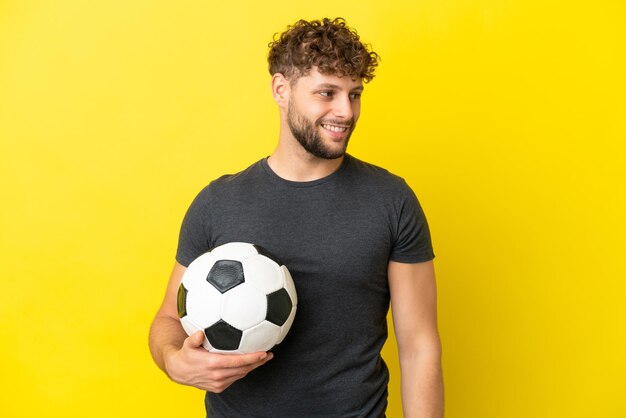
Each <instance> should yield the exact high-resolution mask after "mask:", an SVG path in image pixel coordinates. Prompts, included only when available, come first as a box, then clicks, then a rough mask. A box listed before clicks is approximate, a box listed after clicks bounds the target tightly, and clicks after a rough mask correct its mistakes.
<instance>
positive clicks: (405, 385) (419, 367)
mask: <svg viewBox="0 0 626 418" xmlns="http://www.w3.org/2000/svg"><path fill="white" fill-rule="evenodd" d="M388 276H389V289H390V292H391V309H392V314H393V324H394V330H395V334H396V340H397V342H398V354H399V357H400V370H401V386H402V407H403V409H404V416H405V417H407V418H441V417H443V380H442V372H441V343H440V341H439V333H438V331H437V296H436V285H435V270H434V267H433V262H432V261H428V262H425V263H416V264H404V263H398V262H394V261H391V262H390V263H389V266H388Z"/></svg>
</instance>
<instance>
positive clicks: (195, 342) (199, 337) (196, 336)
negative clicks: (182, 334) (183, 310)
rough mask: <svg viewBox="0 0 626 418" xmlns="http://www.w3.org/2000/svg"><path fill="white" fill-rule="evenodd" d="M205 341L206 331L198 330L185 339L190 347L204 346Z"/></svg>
mask: <svg viewBox="0 0 626 418" xmlns="http://www.w3.org/2000/svg"><path fill="white" fill-rule="evenodd" d="M203 342H204V332H203V331H197V332H195V333H193V334H191V335H190V336H189V337H188V338H187V340H186V341H185V344H187V345H188V346H189V347H190V348H196V347H200V346H202V343H203Z"/></svg>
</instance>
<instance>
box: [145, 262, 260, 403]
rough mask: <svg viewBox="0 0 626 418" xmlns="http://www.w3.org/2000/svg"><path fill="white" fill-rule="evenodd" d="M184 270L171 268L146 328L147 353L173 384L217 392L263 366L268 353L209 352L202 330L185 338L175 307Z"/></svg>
mask: <svg viewBox="0 0 626 418" xmlns="http://www.w3.org/2000/svg"><path fill="white" fill-rule="evenodd" d="M185 270H186V268H185V267H184V266H182V265H180V264H179V263H176V264H175V265H174V269H173V270H172V274H171V276H170V279H169V282H168V284H167V290H166V291H165V297H164V299H163V303H162V304H161V307H160V308H159V310H158V312H157V314H156V316H155V318H154V320H153V321H152V326H151V327H150V337H149V346H150V353H151V354H152V358H153V359H154V361H155V363H156V364H157V366H159V368H160V369H161V370H163V371H164V372H165V373H166V374H167V375H168V376H169V377H170V379H172V380H173V381H175V382H177V383H181V384H184V385H189V386H194V387H197V388H199V389H203V390H207V391H209V392H215V393H219V392H222V391H224V390H225V389H226V388H228V386H230V385H231V384H233V383H234V382H235V381H237V380H239V379H241V378H242V377H244V376H245V375H246V374H248V373H249V372H250V371H252V370H254V369H255V368H257V367H259V366H261V365H263V364H265V363H266V362H267V361H269V360H270V359H271V358H272V354H271V353H270V354H269V355H268V353H264V352H259V353H251V354H241V355H230V354H215V353H209V352H208V351H206V350H205V349H204V348H203V347H202V342H203V340H204V334H203V333H202V331H198V332H197V333H195V334H193V335H192V336H190V337H187V334H186V333H185V331H184V330H183V328H182V326H181V325H180V320H179V319H178V311H177V308H176V294H177V291H178V286H179V285H180V282H181V280H182V277H183V273H184V272H185Z"/></svg>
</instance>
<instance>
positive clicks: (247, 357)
mask: <svg viewBox="0 0 626 418" xmlns="http://www.w3.org/2000/svg"><path fill="white" fill-rule="evenodd" d="M273 357H274V354H272V353H265V352H258V353H250V354H237V355H232V356H231V355H229V356H223V358H222V359H221V360H222V364H221V365H220V366H221V367H224V368H232V369H238V368H247V367H248V366H255V367H258V366H260V365H261V364H264V363H265V362H267V361H269V360H271V359H272V358H273Z"/></svg>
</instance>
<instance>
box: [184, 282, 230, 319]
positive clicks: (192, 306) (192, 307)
mask: <svg viewBox="0 0 626 418" xmlns="http://www.w3.org/2000/svg"><path fill="white" fill-rule="evenodd" d="M221 301H222V295H221V294H220V292H218V291H217V290H215V288H213V286H211V285H210V284H208V283H206V282H204V283H202V286H197V287H196V288H195V289H194V290H193V291H190V292H187V299H186V308H187V316H189V317H191V318H192V320H193V322H194V323H195V324H197V325H198V326H199V327H201V328H206V327H208V326H209V325H211V324H214V323H215V322H217V321H219V320H220V304H221Z"/></svg>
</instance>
